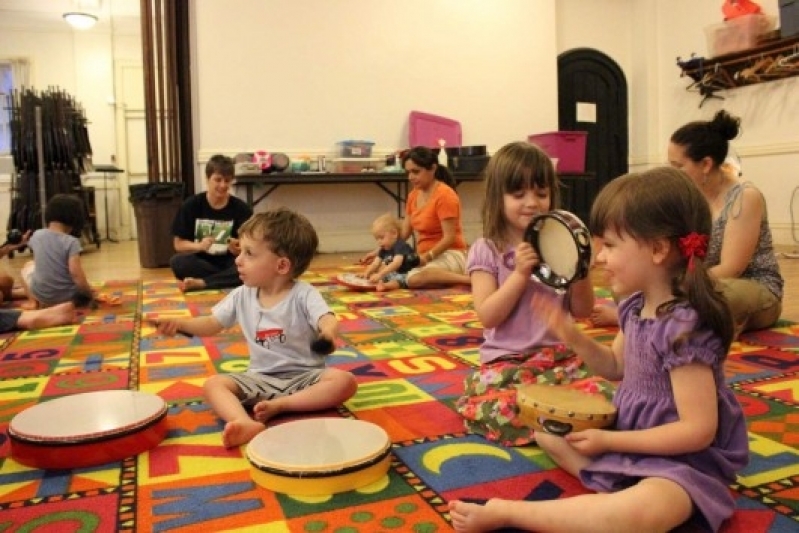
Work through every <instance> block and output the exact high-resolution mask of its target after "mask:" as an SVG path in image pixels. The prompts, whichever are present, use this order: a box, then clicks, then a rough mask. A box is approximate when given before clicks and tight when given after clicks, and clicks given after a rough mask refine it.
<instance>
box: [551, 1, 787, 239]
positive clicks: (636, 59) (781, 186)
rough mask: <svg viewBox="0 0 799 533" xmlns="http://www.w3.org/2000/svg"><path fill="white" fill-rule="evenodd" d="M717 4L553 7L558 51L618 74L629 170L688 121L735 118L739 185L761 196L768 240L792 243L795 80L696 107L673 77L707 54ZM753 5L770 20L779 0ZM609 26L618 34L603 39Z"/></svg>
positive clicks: (648, 161) (655, 153)
mask: <svg viewBox="0 0 799 533" xmlns="http://www.w3.org/2000/svg"><path fill="white" fill-rule="evenodd" d="M721 4H722V2H696V1H695V0H672V1H670V2H647V1H640V0H604V1H602V2H584V1H580V0H559V1H558V2H557V7H558V10H557V16H558V52H559V53H561V52H564V51H566V50H569V49H571V48H578V47H591V48H596V49H597V50H600V51H602V52H604V53H605V54H607V55H609V56H610V57H612V58H613V59H614V60H616V62H617V63H619V65H620V67H621V68H622V70H624V73H625V75H626V76H627V81H628V84H629V98H630V102H629V104H630V164H631V170H636V169H643V168H648V167H651V166H655V165H660V164H664V163H665V162H666V147H667V144H668V139H669V137H670V136H671V133H672V132H673V131H674V130H675V129H677V128H678V127H679V126H681V125H682V124H684V123H686V122H689V121H691V120H707V119H710V118H712V116H713V114H714V113H716V111H718V110H719V109H726V110H727V111H729V112H730V113H731V114H733V115H735V116H738V117H740V118H741V124H742V133H741V135H740V136H739V138H738V139H736V140H735V141H733V143H732V146H733V148H734V150H735V151H736V152H737V153H738V155H739V156H740V157H741V160H742V165H743V171H744V177H745V178H746V179H748V180H750V181H752V182H753V183H755V184H756V185H757V186H758V187H759V188H760V189H761V191H763V194H764V195H765V198H766V201H767V203H768V209H769V217H770V222H771V228H772V232H773V234H774V239H775V242H777V243H778V244H781V245H785V246H789V245H794V244H796V243H795V241H794V240H793V227H792V226H793V225H792V220H793V219H794V218H796V217H797V216H799V198H794V195H793V194H792V193H793V192H794V191H795V190H797V188H799V104H797V98H796V94H798V92H797V91H799V78H789V79H785V80H779V81H772V82H768V83H763V84H759V85H753V86H749V87H742V88H739V89H733V90H728V91H723V92H722V93H720V95H721V96H723V97H724V98H725V99H724V100H715V99H711V100H708V101H707V102H706V103H705V104H704V105H703V106H702V107H701V108H700V107H699V103H700V102H701V99H702V97H701V96H700V95H699V94H697V93H695V92H689V91H687V90H686V87H687V86H688V85H689V84H690V79H689V78H687V77H681V76H680V73H681V71H680V68H679V67H678V66H677V58H678V57H681V58H682V59H683V60H687V59H688V58H690V57H691V54H696V55H697V56H709V52H708V50H707V39H706V35H705V28H706V27H707V26H709V25H711V24H718V23H720V22H721V21H722V13H721ZM759 4H760V5H761V7H762V8H763V10H764V12H765V13H767V14H770V15H773V16H778V14H779V8H778V0H762V1H760V2H759ZM596 20H604V21H606V23H605V24H597V23H596ZM610 24H612V25H613V26H614V28H618V29H617V31H613V32H608V31H606V30H605V28H607V26H608V25H610ZM797 195H799V193H797ZM792 201H793V204H791V202H792Z"/></svg>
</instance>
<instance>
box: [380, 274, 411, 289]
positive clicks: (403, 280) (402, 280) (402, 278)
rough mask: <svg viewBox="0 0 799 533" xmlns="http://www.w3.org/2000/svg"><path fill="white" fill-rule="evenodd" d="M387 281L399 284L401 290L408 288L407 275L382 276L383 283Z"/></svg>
mask: <svg viewBox="0 0 799 533" xmlns="http://www.w3.org/2000/svg"><path fill="white" fill-rule="evenodd" d="M389 281H396V282H397V283H399V286H400V288H401V289H407V288H408V274H407V273H405V272H403V273H400V272H389V273H388V274H386V275H385V276H383V282H384V283H388V282H389Z"/></svg>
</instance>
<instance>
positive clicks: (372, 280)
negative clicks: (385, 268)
mask: <svg viewBox="0 0 799 533" xmlns="http://www.w3.org/2000/svg"><path fill="white" fill-rule="evenodd" d="M380 278H382V276H381V275H380V274H372V275H371V276H369V283H377V282H378V281H380Z"/></svg>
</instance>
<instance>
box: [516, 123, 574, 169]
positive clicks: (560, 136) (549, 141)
mask: <svg viewBox="0 0 799 533" xmlns="http://www.w3.org/2000/svg"><path fill="white" fill-rule="evenodd" d="M587 137H588V132H586V131H551V132H548V133H536V134H533V135H529V136H528V137H527V140H528V141H529V142H531V143H533V144H535V145H537V146H538V147H539V148H541V149H542V150H543V151H544V152H546V153H547V155H548V156H549V157H551V158H553V159H557V160H558V163H557V166H556V168H555V170H556V171H558V172H561V173H566V174H569V173H570V174H582V173H583V172H585V142H586V139H587Z"/></svg>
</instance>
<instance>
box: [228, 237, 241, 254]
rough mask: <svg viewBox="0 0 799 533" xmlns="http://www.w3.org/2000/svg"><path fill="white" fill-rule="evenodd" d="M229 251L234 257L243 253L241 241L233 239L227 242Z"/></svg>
mask: <svg viewBox="0 0 799 533" xmlns="http://www.w3.org/2000/svg"><path fill="white" fill-rule="evenodd" d="M227 249H228V251H229V252H230V253H232V254H233V255H239V254H240V253H241V241H240V240H238V239H234V238H233V237H231V238H230V239H228V241H227Z"/></svg>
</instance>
